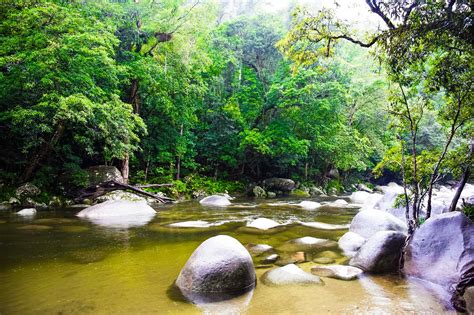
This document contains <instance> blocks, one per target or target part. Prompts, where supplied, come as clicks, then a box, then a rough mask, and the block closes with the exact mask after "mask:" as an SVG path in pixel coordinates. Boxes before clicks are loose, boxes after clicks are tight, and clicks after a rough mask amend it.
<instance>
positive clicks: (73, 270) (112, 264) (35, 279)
mask: <svg viewBox="0 0 474 315" xmlns="http://www.w3.org/2000/svg"><path fill="white" fill-rule="evenodd" d="M285 201H288V200H285ZM319 201H320V200H319ZM265 202H267V201H261V202H260V201H259V202H255V201H254V200H245V199H241V200H234V201H233V203H234V204H237V205H238V206H237V207H229V208H208V207H207V208H206V207H202V206H201V205H199V204H198V203H197V202H183V203H180V204H176V205H171V206H162V207H160V208H157V210H158V211H159V212H158V213H157V214H156V216H154V217H153V218H152V219H151V221H150V222H148V223H147V224H145V225H143V226H140V227H138V226H135V227H130V228H117V227H108V226H101V225H97V224H94V223H91V222H88V221H85V220H80V219H78V218H77V217H75V216H74V215H75V213H76V212H77V210H75V211H72V210H63V211H46V212H40V213H38V215H36V216H35V217H34V218H31V219H27V218H21V217H18V216H17V215H15V214H13V213H8V212H0V314H2V315H3V314H147V313H155V314H201V313H219V314H222V313H229V314H236V313H245V314H321V313H328V314H329V313H330V314H334V313H336V314H341V313H342V314H354V313H356V314H365V313H377V314H380V313H396V314H400V313H407V314H411V313H417V314H418V313H426V314H433V313H443V312H446V310H445V309H444V307H443V306H442V303H440V302H439V301H438V300H437V299H436V297H435V295H433V294H432V292H430V291H428V290H426V289H425V288H424V287H422V286H421V285H420V284H418V283H417V282H413V281H408V280H404V279H400V278H399V277H398V276H397V275H390V276H364V277H362V278H361V279H359V280H355V281H341V280H335V279H328V278H324V281H325V285H324V286H287V287H268V286H266V285H264V284H262V283H261V282H260V280H259V281H258V283H257V287H256V289H255V290H254V291H253V292H251V293H249V294H247V295H245V296H242V297H239V298H237V299H234V300H231V301H225V302H221V303H217V304H214V305H207V306H196V305H193V304H190V303H187V302H186V301H184V300H183V299H182V298H181V297H180V296H179V294H177V292H176V290H175V289H174V288H173V287H172V284H173V282H174V280H175V279H176V277H177V276H178V274H179V271H180V269H181V268H182V266H183V265H184V264H185V262H186V260H187V259H188V257H189V256H190V255H191V253H192V252H193V250H194V249H195V248H196V247H197V246H198V245H199V244H200V243H201V242H202V241H204V240H205V239H207V238H209V237H211V236H214V235H218V234H226V235H230V236H233V237H235V238H237V239H238V240H239V241H240V242H241V243H242V244H244V245H246V244H249V243H259V244H269V245H272V246H274V247H278V246H281V245H282V244H283V243H285V242H287V241H288V240H291V239H294V238H298V237H303V236H314V237H319V238H327V239H332V240H335V241H336V240H337V239H338V238H339V237H340V236H341V235H342V234H343V233H345V231H344V230H339V231H323V230H318V229H314V228H308V227H303V226H301V225H298V224H290V225H288V226H287V227H285V228H284V229H280V230H278V232H277V233H254V232H252V231H249V230H246V229H245V228H243V226H245V224H246V222H247V221H250V220H252V219H255V218H258V217H265V218H269V219H273V220H276V221H279V222H281V223H284V222H286V223H288V222H296V221H304V222H309V221H318V222H325V223H331V224H346V223H349V222H350V221H351V218H352V217H353V216H354V214H355V213H356V212H357V210H356V209H347V208H323V209H321V210H312V211H309V210H303V209H300V208H298V207H289V206H283V205H281V206H275V205H273V206H270V205H266V204H265ZM272 202H274V201H272ZM190 220H206V221H209V222H220V221H224V220H225V223H224V224H222V225H219V226H213V227H210V228H170V227H168V226H167V225H168V224H170V223H174V222H181V221H190ZM306 254H307V256H306V257H307V258H309V259H311V258H313V257H312V256H311V255H313V256H314V257H317V256H318V255H320V254H317V253H306ZM331 255H332V256H333V257H334V258H335V259H336V261H337V262H338V263H344V262H345V261H347V259H346V258H345V257H344V256H343V255H342V253H341V252H340V251H338V249H332V253H331ZM255 264H256V265H258V264H259V258H256V259H255ZM314 265H316V263H313V262H304V263H301V264H300V267H302V268H303V269H304V270H306V271H309V269H310V268H311V266H314ZM267 270H268V268H258V269H257V276H258V277H260V276H261V275H262V274H263V273H264V272H265V271H267Z"/></svg>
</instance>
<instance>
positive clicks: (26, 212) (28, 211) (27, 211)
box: [16, 208, 36, 217]
mask: <svg viewBox="0 0 474 315" xmlns="http://www.w3.org/2000/svg"><path fill="white" fill-rule="evenodd" d="M16 214H18V215H21V216H25V217H28V216H33V215H35V214H36V209H35V208H27V209H23V210H20V211H18V212H17V213H16Z"/></svg>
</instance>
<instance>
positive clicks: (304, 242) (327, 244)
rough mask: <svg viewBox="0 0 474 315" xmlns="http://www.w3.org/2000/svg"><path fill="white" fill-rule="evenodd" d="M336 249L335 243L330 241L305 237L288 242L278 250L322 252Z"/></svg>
mask: <svg viewBox="0 0 474 315" xmlns="http://www.w3.org/2000/svg"><path fill="white" fill-rule="evenodd" d="M333 247H337V243H336V242H335V241H332V240H328V239H322V238H316V237H312V236H305V237H300V238H296V239H293V240H290V241H288V242H286V243H284V244H283V245H281V246H280V247H278V250H281V251H285V252H295V251H322V250H325V249H328V248H333Z"/></svg>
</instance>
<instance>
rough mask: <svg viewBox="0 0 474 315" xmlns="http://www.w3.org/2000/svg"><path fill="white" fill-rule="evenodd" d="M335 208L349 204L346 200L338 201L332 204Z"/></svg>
mask: <svg viewBox="0 0 474 315" xmlns="http://www.w3.org/2000/svg"><path fill="white" fill-rule="evenodd" d="M331 205H333V206H347V205H348V203H347V201H345V200H344V199H337V200H336V201H333V202H331Z"/></svg>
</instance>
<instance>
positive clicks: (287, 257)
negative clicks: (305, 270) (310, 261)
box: [275, 252, 307, 266]
mask: <svg viewBox="0 0 474 315" xmlns="http://www.w3.org/2000/svg"><path fill="white" fill-rule="evenodd" d="M305 261H307V259H306V255H305V253H304V252H295V253H282V255H281V256H280V257H278V260H277V261H276V262H275V264H276V265H278V266H286V265H289V264H298V263H303V262H305Z"/></svg>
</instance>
